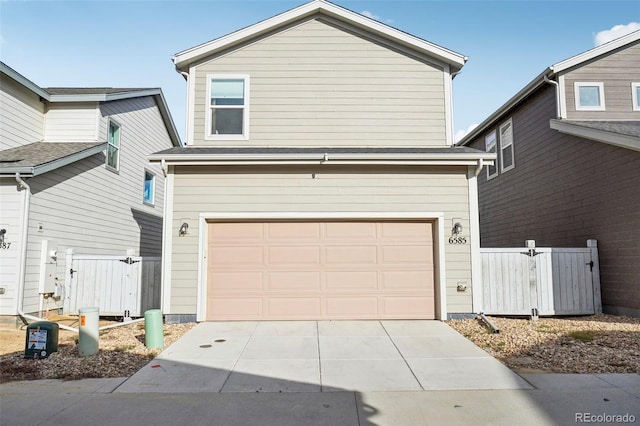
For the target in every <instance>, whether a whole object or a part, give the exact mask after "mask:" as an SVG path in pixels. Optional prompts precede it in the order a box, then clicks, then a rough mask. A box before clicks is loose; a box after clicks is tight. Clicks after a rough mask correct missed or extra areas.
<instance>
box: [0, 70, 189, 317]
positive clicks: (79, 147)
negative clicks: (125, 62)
mask: <svg viewBox="0 0 640 426" xmlns="http://www.w3.org/2000/svg"><path fill="white" fill-rule="evenodd" d="M0 73H1V80H0V229H1V230H2V231H0V232H2V235H1V236H0V240H1V241H0V246H1V250H0V315H7V316H15V315H17V314H19V313H36V312H38V311H41V310H43V307H45V306H48V307H50V308H53V307H55V305H46V304H45V303H44V300H43V296H42V295H43V294H46V293H51V292H54V291H56V289H57V288H58V289H63V288H65V287H66V288H67V289H68V283H66V282H65V278H66V277H67V275H68V274H67V273H68V271H69V269H70V266H69V265H66V264H65V252H66V250H67V249H68V248H72V249H74V250H75V251H76V252H77V253H84V254H100V255H125V254H126V253H127V250H129V251H130V252H133V253H135V254H136V255H141V256H160V254H161V251H162V215H163V207H164V177H163V174H162V170H161V168H160V166H158V165H152V164H149V163H148V161H147V159H146V156H147V155H148V154H149V153H151V152H154V151H157V150H159V149H166V148H170V147H175V146H180V144H181V142H180V139H179V136H178V134H177V132H176V130H175V128H174V125H173V122H172V119H171V115H170V113H169V110H168V109H167V106H166V103H165V100H164V98H163V95H162V91H161V90H160V89H156V88H152V89H145V88H135V89H134V88H127V89H117V88H41V87H39V86H37V85H36V84H34V83H33V82H31V81H29V80H28V79H26V78H25V77H24V76H22V75H21V74H19V73H18V72H16V71H15V70H13V69H12V68H10V67H8V66H7V65H5V64H4V63H0Z"/></svg>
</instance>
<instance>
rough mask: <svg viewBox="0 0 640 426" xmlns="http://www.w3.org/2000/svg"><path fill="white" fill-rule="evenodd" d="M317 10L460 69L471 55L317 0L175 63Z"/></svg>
mask: <svg viewBox="0 0 640 426" xmlns="http://www.w3.org/2000/svg"><path fill="white" fill-rule="evenodd" d="M317 12H322V13H324V14H325V15H327V16H332V17H335V18H338V19H341V20H343V21H348V22H349V23H351V24H352V25H355V26H356V27H359V28H361V29H364V30H367V31H370V32H372V33H375V34H379V35H383V36H385V37H386V38H388V39H392V40H394V41H395V42H397V43H399V44H402V45H405V46H409V47H411V48H413V49H415V50H417V51H419V52H422V53H428V54H429V55H431V56H435V57H436V58H438V59H440V60H442V61H444V62H446V63H449V64H450V65H452V66H457V68H462V66H463V65H464V64H465V62H466V61H467V57H466V56H464V55H461V54H459V53H456V52H453V51H451V50H449V49H445V48H443V47H441V46H438V45H435V44H433V43H430V42H428V41H426V40H422V39H420V38H418V37H415V36H412V35H410V34H408V33H405V32H402V31H400V30H396V29H395V28H392V27H390V26H388V25H385V24H382V23H380V22H377V21H375V20H373V19H371V18H367V17H366V16H364V15H361V14H359V13H355V12H352V11H350V10H347V9H344V8H342V7H339V6H336V5H334V4H332V3H329V2H326V1H323V0H314V1H312V2H309V3H306V4H303V5H302V6H299V7H297V8H295V9H291V10H289V11H287V12H284V13H281V14H279V15H276V16H274V17H272V18H269V19H266V20H264V21H261V22H258V23H257V24H254V25H251V26H249V27H246V28H243V29H241V30H238V31H236V32H233V33H231V34H228V35H226V36H223V37H220V38H217V39H215V40H212V41H209V42H207V43H203V44H200V45H198V46H195V47H192V48H190V49H187V50H184V51H182V52H179V53H176V54H175V55H174V56H173V58H172V59H173V63H174V64H175V66H176V68H177V69H179V70H182V71H184V67H186V66H187V65H189V64H191V63H193V62H195V61H197V60H199V59H202V58H204V57H206V56H209V55H212V54H215V52H217V51H219V50H222V49H226V48H228V47H230V46H233V45H235V44H237V43H240V42H242V41H245V40H248V39H250V38H253V37H257V36H260V35H261V34H265V33H267V32H269V31H272V30H274V29H276V28H278V27H280V26H283V25H287V24H289V23H291V22H294V21H296V20H300V19H304V18H306V17H308V16H310V15H313V14H314V13H317Z"/></svg>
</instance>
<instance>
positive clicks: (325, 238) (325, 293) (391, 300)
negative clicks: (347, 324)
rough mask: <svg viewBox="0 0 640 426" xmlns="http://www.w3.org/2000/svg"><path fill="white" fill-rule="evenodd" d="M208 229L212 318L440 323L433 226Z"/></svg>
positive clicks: (294, 224)
mask: <svg viewBox="0 0 640 426" xmlns="http://www.w3.org/2000/svg"><path fill="white" fill-rule="evenodd" d="M208 226H209V230H210V232H209V245H208V248H209V251H208V254H209V255H208V263H207V298H208V299H207V300H208V302H207V307H206V309H207V318H208V319H247V320H249V319H251V320H254V319H279V320H283V319H373V318H380V319H384V318H424V319H429V318H433V317H434V311H435V305H434V300H435V299H434V297H433V295H434V263H433V249H432V226H433V224H432V223H430V222H426V223H422V222H406V223H402V222H385V221H383V222H375V221H316V222H284V221H278V222H264V223H257V222H251V223H246V224H244V223H210V224H209V225H208ZM234 233H238V238H237V239H234V238H233V235H234Z"/></svg>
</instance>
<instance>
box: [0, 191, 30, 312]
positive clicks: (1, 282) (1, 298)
mask: <svg viewBox="0 0 640 426" xmlns="http://www.w3.org/2000/svg"><path fill="white" fill-rule="evenodd" d="M23 196H24V191H18V187H17V185H16V180H15V179H13V178H0V200H2V212H1V213H0V228H1V229H6V231H7V233H6V234H5V236H4V242H5V244H6V245H9V244H10V245H9V246H8V248H2V249H0V287H2V288H4V294H0V315H15V314H16V309H17V300H18V297H17V295H18V276H19V275H18V274H19V270H20V266H19V262H20V253H21V250H22V247H23V245H22V218H23V217H24V216H23V214H22V209H23V202H24V201H23V200H24V198H23ZM6 245H5V247H7V246H6Z"/></svg>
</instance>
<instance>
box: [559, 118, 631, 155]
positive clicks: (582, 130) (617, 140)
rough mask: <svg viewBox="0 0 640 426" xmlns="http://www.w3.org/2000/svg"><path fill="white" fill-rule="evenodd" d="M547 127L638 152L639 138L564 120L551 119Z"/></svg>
mask: <svg viewBox="0 0 640 426" xmlns="http://www.w3.org/2000/svg"><path fill="white" fill-rule="evenodd" d="M549 126H550V127H551V128H552V129H554V130H557V131H559V132H561V133H565V134H567V135H572V136H578V137H581V138H584V139H590V140H593V141H596V142H602V143H606V144H609V145H614V146H617V147H621V148H626V149H631V150H633V151H640V138H638V137H635V136H631V135H622V134H619V133H613V132H608V131H606V130H600V129H592V128H587V127H584V126H580V125H579V124H574V123H569V122H567V121H564V120H558V119H551V120H550V121H549Z"/></svg>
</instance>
